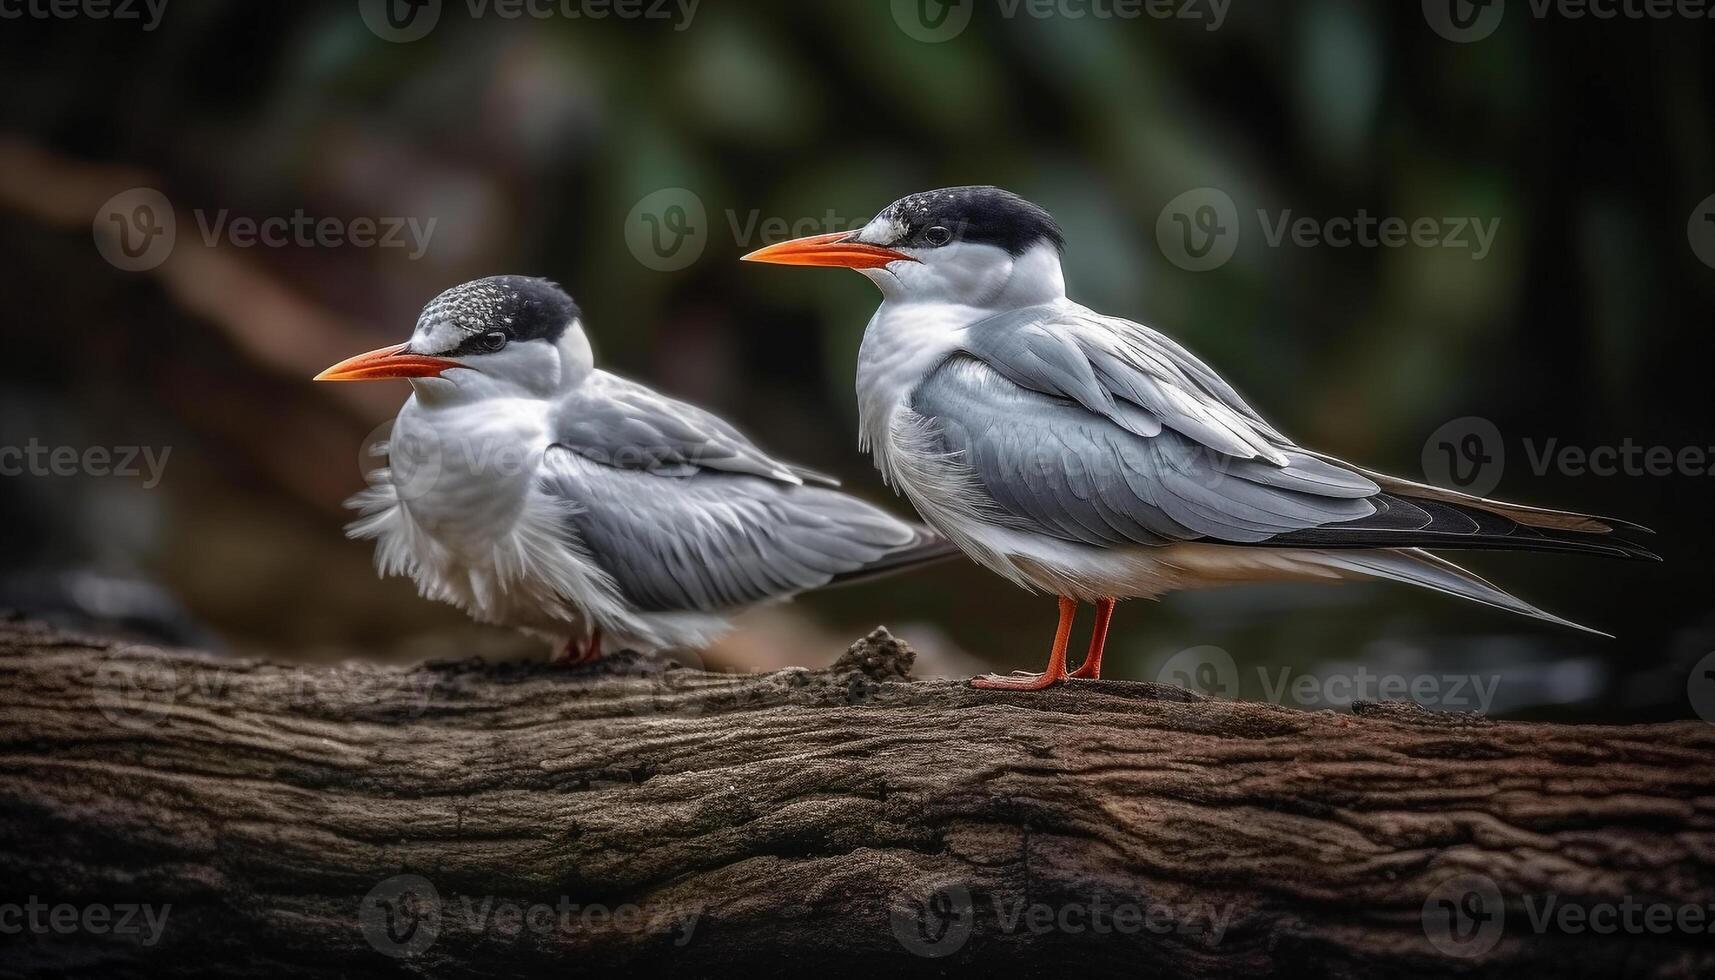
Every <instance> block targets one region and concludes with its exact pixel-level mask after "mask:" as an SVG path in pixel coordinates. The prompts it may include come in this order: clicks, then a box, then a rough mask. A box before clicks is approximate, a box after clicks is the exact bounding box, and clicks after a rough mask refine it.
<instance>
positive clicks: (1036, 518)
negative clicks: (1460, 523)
mask: <svg viewBox="0 0 1715 980" xmlns="http://www.w3.org/2000/svg"><path fill="white" fill-rule="evenodd" d="M1016 373H1017V372H1016V371H1013V372H1005V373H1003V372H1002V371H1001V369H1000V368H999V367H997V366H994V365H992V364H990V363H989V362H988V361H986V360H983V359H980V358H978V357H974V356H969V355H957V356H954V357H952V358H950V359H949V360H947V361H946V362H944V363H943V364H942V365H941V366H940V367H939V368H937V369H936V370H935V371H934V372H932V373H931V374H930V375H929V376H928V377H927V378H926V379H924V381H923V382H922V383H921V384H920V385H919V386H918V387H917V388H916V390H915V391H914V392H913V394H912V397H911V403H910V404H911V408H912V410H913V411H915V412H916V413H917V414H918V415H919V416H922V417H923V418H924V419H926V420H927V421H928V422H929V423H930V426H931V429H930V431H932V432H933V433H935V435H936V437H937V438H938V439H939V440H940V442H941V445H939V446H938V447H934V448H935V449H937V450H938V451H940V452H943V453H946V454H948V455H949V456H951V457H953V458H955V459H958V460H960V461H962V462H963V463H964V465H965V467H966V468H967V470H968V477H969V478H970V479H971V480H974V481H975V482H976V484H977V485H978V487H979V488H980V489H981V490H982V491H983V492H985V493H986V494H987V496H989V497H991V498H992V499H993V500H994V502H995V504H996V505H997V506H999V507H1000V508H1001V509H1002V510H1003V511H1005V512H1007V513H1008V514H1010V515H1012V516H1014V517H1016V518H1019V519H1021V520H1024V521H1028V522H1029V523H1030V524H1031V525H1033V526H1034V527H1035V528H1037V529H1039V530H1042V531H1045V532H1047V533H1049V534H1053V535H1055V536H1057V537H1062V538H1066V539H1068V540H1073V541H1081V542H1085V543H1089V544H1099V545H1112V544H1122V543H1126V542H1132V543H1137V544H1166V543H1169V542H1172V541H1188V540H1196V539H1213V540H1217V541H1230V542H1257V541H1264V540H1267V539H1268V538H1271V537H1274V536H1276V535H1279V534H1283V533H1287V532H1291V531H1296V530H1301V529H1304V528H1313V527H1320V526H1322V525H1326V524H1331V523H1337V522H1342V521H1350V520H1354V519H1359V518H1363V517H1367V516H1368V515H1370V514H1372V513H1373V512H1374V511H1375V508H1374V506H1373V505H1372V504H1371V503H1370V502H1369V501H1368V500H1367V499H1365V498H1367V497H1370V496H1371V495H1373V494H1374V493H1376V486H1375V484H1374V483H1371V482H1370V481H1369V480H1367V479H1364V478H1363V477H1361V476H1358V475H1356V474H1353V473H1351V472H1350V471H1347V470H1344V469H1342V468H1340V467H1337V466H1333V465H1331V464H1329V463H1326V462H1323V461H1322V460H1320V459H1317V458H1315V457H1313V456H1311V455H1309V454H1307V453H1304V452H1301V451H1298V450H1296V449H1291V448H1287V447H1277V448H1276V449H1275V453H1276V454H1277V455H1278V456H1279V457H1280V458H1281V459H1283V460H1284V465H1276V464H1275V463H1273V462H1270V461H1268V460H1266V459H1260V458H1252V457H1248V456H1247V457H1239V456H1232V455H1227V454H1226V453H1224V452H1222V451H1221V450H1219V449H1216V448H1214V447H1211V446H1208V445H1206V444H1204V443H1202V442H1199V441H1198V440H1197V439H1194V438H1192V437H1190V436H1188V435H1185V434H1182V433H1181V432H1179V431H1178V430H1177V429H1176V428H1168V427H1165V426H1159V425H1158V426H1153V427H1148V426H1143V425H1142V422H1143V421H1144V420H1146V419H1147V418H1148V417H1149V416H1147V415H1144V414H1138V413H1142V412H1144V410H1143V409H1142V407H1141V406H1137V405H1136V404H1135V403H1133V404H1132V405H1131V406H1130V408H1129V409H1127V408H1121V409H1120V410H1121V411H1128V410H1129V411H1131V412H1133V413H1134V417H1133V418H1132V419H1131V422H1132V424H1131V425H1121V424H1119V423H1117V422H1115V421H1114V420H1113V418H1112V417H1111V416H1110V415H1107V414H1099V413H1097V412H1094V411H1091V410H1090V409H1088V408H1087V407H1085V405H1084V403H1083V402H1082V400H1080V399H1077V398H1074V397H1070V396H1067V395H1050V394H1046V393H1044V392H1043V391H1041V390H1039V389H1037V388H1033V387H1025V386H1021V385H1020V384H1018V383H1016V382H1015V381H1013V380H1012V376H1013V375H1016ZM1110 397H1111V396H1110ZM1211 417H1213V416H1211ZM1139 427H1145V428H1150V429H1152V434H1148V435H1145V434H1140V433H1139V432H1138V431H1136V430H1137V428H1139Z"/></svg>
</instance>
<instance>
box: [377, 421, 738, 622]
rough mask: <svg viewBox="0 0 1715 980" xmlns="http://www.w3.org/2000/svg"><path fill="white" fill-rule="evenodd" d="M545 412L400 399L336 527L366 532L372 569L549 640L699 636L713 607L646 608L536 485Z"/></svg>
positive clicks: (570, 509)
mask: <svg viewBox="0 0 1715 980" xmlns="http://www.w3.org/2000/svg"><path fill="white" fill-rule="evenodd" d="M545 423H546V418H545V414H544V413H543V411H542V410H541V409H540V408H538V406H537V405H534V404H523V405H518V404H510V405H509V404H495V405H492V406H486V403H485V408H484V409H477V408H475V407H472V406H460V408H459V411H458V412H457V414H456V415H454V414H451V413H449V412H447V411H434V410H428V409H424V408H422V407H420V406H417V405H415V404H412V403H407V406H406V408H405V410H403V411H401V412H400V415H399V419H398V422H397V423H396V425H395V428H394V432H393V439H394V441H395V443H396V444H398V445H399V446H400V447H401V448H400V449H399V450H398V455H394V456H392V457H391V458H390V462H391V463H392V464H393V466H392V467H389V468H385V469H380V470H377V471H375V472H374V473H373V474H371V476H370V487H369V489H367V490H365V491H363V492H362V493H360V494H358V495H357V496H355V497H353V498H352V500H351V501H350V504H349V506H351V507H352V508H353V509H355V510H357V511H359V513H360V515H361V516H360V517H359V518H358V519H357V520H356V521H354V522H353V523H352V524H351V525H350V527H349V528H348V529H347V533H348V535H349V536H350V537H353V538H363V539H373V540H374V541H375V562H376V567H377V569H378V570H379V571H380V572H381V574H383V575H404V576H408V577H409V578H410V579H411V580H412V581H414V582H415V583H416V585H417V590H418V591H419V592H420V593H421V594H422V595H424V596H425V597H427V598H431V599H435V600H438V601H441V602H446V603H449V604H451V605H455V606H457V607H459V608H460V609H462V610H464V611H465V612H466V613H468V614H469V615H470V616H471V617H472V618H473V619H476V620H478V621H480V622H485V623H493V624H496V625H500V626H509V627H513V628H515V629H519V630H523V631H525V632H529V633H533V634H536V635H538V636H541V637H542V638H544V639H545V640H548V641H549V642H550V643H553V644H556V645H557V644H559V643H563V642H564V641H565V640H566V639H568V638H574V637H578V638H587V637H589V636H590V635H592V634H593V633H594V632H595V631H596V630H598V629H599V630H601V631H602V633H603V638H604V643H605V645H606V647H607V648H608V649H610V650H611V649H637V650H654V649H660V648H664V647H680V646H687V647H688V646H704V645H706V644H707V643H708V642H709V641H710V640H712V639H713V638H714V637H715V636H717V635H719V634H720V633H721V632H723V631H724V630H725V629H726V628H727V621H726V618H725V617H724V616H721V615H717V614H712V613H703V612H694V611H686V612H673V611H668V612H646V611H643V610H639V609H637V608H635V607H634V606H633V605H632V604H631V603H630V602H629V601H628V600H627V599H626V598H625V597H624V595H623V594H621V592H620V591H619V589H618V587H617V586H616V585H615V583H614V581H613V578H612V576H610V575H609V574H608V573H607V571H606V570H605V569H604V568H603V567H602V566H601V564H600V562H599V561H597V560H596V559H595V557H594V556H592V555H591V554H590V552H589V551H588V550H587V548H586V547H585V545H584V542H583V541H582V540H581V538H580V537H579V535H578V534H577V531H576V529H575V525H574V524H573V522H572V519H571V518H572V515H573V514H575V513H576V509H577V507H578V503H577V502H576V501H573V500H567V499H564V498H562V497H558V496H555V495H552V494H550V493H548V492H547V491H546V490H544V489H543V481H542V479H541V477H542V474H543V469H544V467H551V466H553V465H555V460H556V458H557V457H556V455H555V453H554V452H552V451H550V450H549V449H548V438H547V429H546V424H545ZM401 440H402V441H401ZM401 464H403V465H401ZM395 468H397V471H396V470H395Z"/></svg>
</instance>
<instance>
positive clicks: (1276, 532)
mask: <svg viewBox="0 0 1715 980" xmlns="http://www.w3.org/2000/svg"><path fill="white" fill-rule="evenodd" d="M1064 248H1065V237H1064V235H1063V234H1062V233H1061V230H1060V227H1059V225H1058V224H1057V223H1056V222H1055V220H1054V218H1053V217H1052V216H1051V215H1050V214H1049V213H1048V212H1047V211H1045V210H1043V209H1042V208H1040V207H1038V206H1036V205H1034V204H1032V203H1030V202H1029V201H1026V200H1025V199H1023V198H1021V197H1019V196H1017V195H1016V194H1012V193H1009V192H1007V191H1004V190H1001V189H999V188H995V187H956V188H948V189H944V190H937V191H928V192H925V193H921V194H913V195H911V196H909V197H906V198H903V199H901V200H899V201H896V202H894V203H893V204H892V205H890V206H889V207H887V208H886V209H885V210H883V211H882V212H881V213H880V214H878V215H876V216H875V218H873V219H872V220H871V221H869V223H867V224H866V225H864V226H863V227H862V228H860V229H858V230H857V231H855V232H850V233H835V234H825V235H816V236H812V237H809V238H799V239H795V240H792V241H787V242H782V243H780V244H776V245H771V246H769V247H767V248H763V249H760V250H758V251H756V252H753V253H751V254H749V255H747V256H745V259H746V260H749V261H753V262H773V263H779V264H783V265H806V266H836V267H843V268H849V269H856V270H858V271H859V272H861V273H863V274H864V275H865V276H867V277H868V278H869V279H870V280H871V281H873V282H874V283H875V284H876V286H878V287H879V288H880V290H881V296H882V302H881V306H880V308H879V309H877V310H876V312H875V315H874V317H873V318H871V320H870V321H869V325H868V327H867V329H866V330H865V332H864V336H863V343H862V346H861V348H860V350H859V353H858V368H857V396H858V409H859V425H860V430H861V431H860V437H859V441H860V444H861V445H862V446H864V447H865V448H867V449H868V450H869V451H870V453H871V454H872V456H873V457H874V462H875V465H876V467H877V469H879V470H880V471H881V473H882V475H883V477H884V479H885V480H886V482H887V483H888V484H889V485H891V486H892V487H893V488H894V489H895V491H896V492H901V493H903V494H904V495H905V497H906V498H907V499H909V500H910V501H911V503H912V504H913V505H914V506H915V507H916V508H917V511H918V513H919V514H921V515H922V517H923V519H924V520H925V521H927V522H928V523H929V525H930V526H931V527H933V528H935V529H936V530H938V531H940V532H941V533H942V534H943V535H945V536H946V537H947V538H948V539H950V540H952V541H953V542H954V543H955V544H957V545H958V546H959V547H960V548H962V549H963V550H964V551H965V553H966V554H967V555H969V556H970V557H971V558H972V559H974V560H975V561H977V562H978V563H979V564H981V565H983V566H985V567H987V568H989V569H991V570H992V571H994V572H997V573H999V574H1000V575H1002V576H1003V577H1005V578H1007V579H1008V580H1010V581H1012V582H1013V583H1015V584H1017V585H1020V586H1023V587H1024V588H1025V589H1027V590H1031V591H1038V590H1040V591H1043V592H1047V593H1050V594H1053V595H1055V596H1058V597H1059V611H1060V622H1059V626H1058V628H1057V630H1056V632H1055V637H1054V643H1053V646H1052V647H1051V648H1050V653H1049V659H1048V666H1047V669H1046V670H1045V671H1043V672H1042V673H1040V674H1027V673H1024V672H1015V675H1014V676H1008V677H1002V676H996V675H993V674H988V675H984V676H982V677H978V678H974V679H973V680H972V683H973V684H974V685H976V686H978V687H985V688H999V689H1011V690H1039V689H1042V688H1045V687H1048V686H1049V685H1052V684H1056V683H1059V682H1061V681H1063V680H1065V679H1066V678H1067V677H1082V678H1095V677H1100V676H1101V666H1102V651H1103V646H1104V644H1105V642H1106V638H1107V631H1108V626H1109V624H1110V622H1111V620H1112V616H1113V611H1114V605H1115V603H1117V602H1118V601H1119V600H1122V599H1128V598H1155V597H1159V596H1161V595H1163V594H1165V593H1168V592H1172V591H1176V590H1181V589H1195V588H1204V587H1209V586H1216V585H1225V584H1229V583H1237V582H1255V581H1263V580H1309V581H1339V580H1345V579H1388V580H1393V581H1398V582H1405V583H1409V584H1412V585H1417V586H1422V587H1425V588H1429V589H1434V590H1437V591H1440V592H1444V593H1450V594H1452V595H1455V596H1461V597H1464V598H1466V599H1471V600H1475V601H1477V602H1480V603H1485V604H1487V605H1490V606H1496V607H1499V608H1501V609H1506V610H1510V611H1512V612H1515V613H1522V614H1524V615H1527V616H1534V617H1536V618H1538V619H1544V620H1548V621H1550V622H1554V623H1559V624H1562V625H1566V626H1571V627H1574V628H1577V629H1584V628H1585V627H1581V626H1578V625H1577V624H1576V623H1571V622H1568V621H1567V620H1564V619H1561V618H1560V617H1558V616H1554V615H1552V614H1550V613H1547V612H1544V611H1542V610H1541V609H1538V608H1536V607H1535V606H1532V605H1530V604H1529V603H1526V602H1524V601H1523V600H1521V599H1518V598H1516V597H1514V596H1512V595H1509V594H1508V593H1506V592H1503V591H1502V590H1500V589H1499V588H1496V587H1495V586H1493V585H1491V584H1489V583H1488V582H1486V581H1484V580H1482V579H1481V578H1478V577H1477V576H1475V575H1473V574H1471V573H1469V572H1467V571H1465V570H1464V569H1462V568H1459V567H1458V566H1456V565H1454V564H1452V563H1450V562H1448V561H1446V560H1444V559H1441V558H1438V557H1436V556H1434V555H1431V554H1430V553H1429V552H1428V551H1427V550H1425V549H1430V548H1487V549H1506V550H1523V551H1559V552H1586V553H1591V554H1598V555H1610V556H1616V557H1632V558H1654V557H1655V556H1654V555H1652V554H1650V553H1649V552H1648V551H1646V550H1644V549H1643V548H1641V547H1639V546H1637V545H1636V544H1633V543H1631V542H1628V541H1625V540H1623V539H1620V538H1617V537H1614V536H1612V532H1613V531H1614V529H1615V528H1616V527H1617V526H1623V527H1626V528H1630V529H1632V530H1638V531H1643V530H1647V529H1644V528H1641V527H1638V526H1637V525H1631V524H1625V523H1624V522H1619V521H1612V520H1609V519H1605V518H1596V517H1590V516H1586V515H1583V514H1573V513H1566V512H1560V511H1551V510H1543V509H1539V508H1535V507H1527V506H1522V505H1519V504H1511V503H1505V502H1503V501H1498V500H1487V499H1482V498H1479V497H1475V496H1470V495H1467V494H1462V493H1455V492H1453V491H1449V490H1444V489H1441V488H1439V487H1434V486H1429V485H1425V484H1420V483H1414V482H1411V481H1408V480H1403V479H1399V478H1397V477H1392V476H1387V475H1385V474H1381V473H1376V472H1373V471H1371V470H1367V469H1363V468H1361V467H1358V466H1354V465H1352V464H1350V463H1345V462H1342V461H1341V460H1339V459H1336V458H1334V457H1332V456H1329V455H1326V454H1324V453H1318V452H1315V451H1313V450H1309V449H1305V448H1303V447H1300V446H1298V445H1296V444H1295V443H1294V442H1293V441H1292V440H1291V439H1289V438H1287V437H1286V436H1285V435H1283V434H1281V432H1280V430H1278V429H1276V428H1275V427H1274V426H1273V425H1271V424H1269V423H1268V422H1267V421H1265V420H1264V419H1263V417H1262V416H1261V415H1259V414H1258V413H1257V412H1256V411H1255V410H1253V409H1252V408H1251V406H1250V405H1249V404H1247V403H1246V402H1245V400H1244V399H1243V398H1241V397H1240V396H1239V394H1238V392H1236V391H1235V390H1234V389H1233V387H1232V386H1231V385H1230V384H1228V383H1227V382H1226V381H1224V380H1222V378H1221V376H1220V375H1218V374H1216V373H1215V371H1214V370H1213V369H1211V368H1210V367H1209V366H1208V365H1206V364H1204V363H1203V362H1202V361H1201V360H1199V359H1198V358H1197V357H1196V356H1194V355H1193V354H1192V353H1191V352H1190V351H1188V350H1186V349H1185V348H1184V347H1182V346H1181V345H1179V344H1178V343H1176V342H1174V341H1173V340H1171V339H1170V338H1168V337H1167V336H1165V335H1164V334H1162V333H1160V332H1158V331H1156V330H1153V329H1151V328H1149V327H1147V326H1144V325H1142V324H1140V323H1134V322H1132V321H1130V320H1126V319H1122V318H1120V317H1116V316H1107V315H1104V314H1101V313H1097V312H1096V311H1094V310H1091V309H1089V308H1087V307H1084V306H1081V305H1079V304H1078V303H1075V302H1073V301H1072V300H1070V299H1068V298H1067V296H1066V284H1065V279H1064V276H1063V275H1062V270H1061V253H1062V252H1063V250H1064ZM1080 602H1091V603H1094V604H1095V606H1096V624H1095V629H1094V632H1093V634H1092V636H1091V640H1090V646H1089V650H1088V653H1087V655H1086V656H1085V659H1084V661H1083V664H1082V665H1081V666H1080V667H1078V668H1077V669H1076V670H1075V671H1073V672H1071V673H1070V674H1068V672H1067V663H1066V647H1067V643H1068V641H1069V637H1070V633H1071V627H1072V620H1073V617H1074V615H1075V613H1076V611H1077V608H1078V604H1079V603H1080ZM1590 632H1595V631H1594V630H1591V631H1590Z"/></svg>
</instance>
